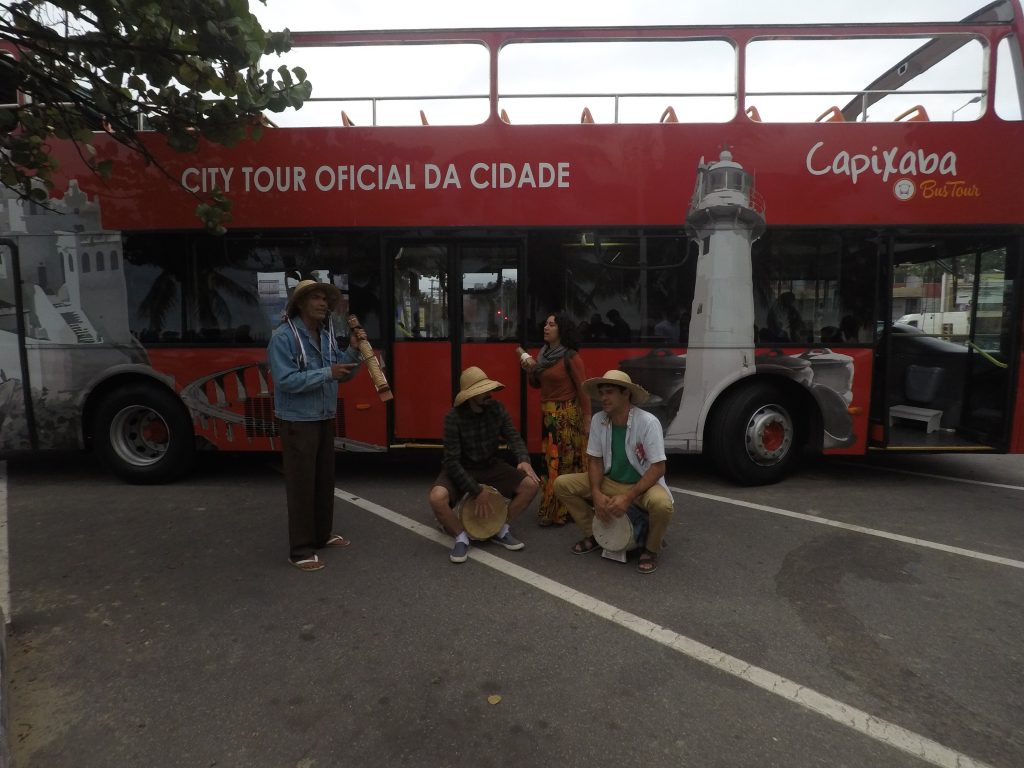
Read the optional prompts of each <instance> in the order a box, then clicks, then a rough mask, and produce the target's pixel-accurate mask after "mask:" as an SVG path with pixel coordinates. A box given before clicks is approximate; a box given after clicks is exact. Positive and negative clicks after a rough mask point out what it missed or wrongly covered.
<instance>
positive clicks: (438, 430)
mask: <svg viewBox="0 0 1024 768" xmlns="http://www.w3.org/2000/svg"><path fill="white" fill-rule="evenodd" d="M484 370H487V369H484ZM451 371H452V364H451V342H449V341H410V342H403V343H397V344H395V345H394V347H393V348H392V352H391V371H389V372H388V381H389V383H390V384H391V387H392V389H393V390H394V394H395V399H394V401H393V402H394V409H395V426H394V439H395V440H396V441H397V442H401V441H403V440H410V441H428V442H437V443H439V442H441V438H442V433H443V432H444V415H445V414H446V413H447V412H448V409H449V408H451V407H452V400H451V392H452V372H451ZM488 373H489V371H488Z"/></svg>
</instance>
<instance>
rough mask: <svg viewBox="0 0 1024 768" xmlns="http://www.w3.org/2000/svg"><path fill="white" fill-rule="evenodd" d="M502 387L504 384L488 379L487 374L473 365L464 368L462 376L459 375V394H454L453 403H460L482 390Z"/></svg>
mask: <svg viewBox="0 0 1024 768" xmlns="http://www.w3.org/2000/svg"><path fill="white" fill-rule="evenodd" d="M504 388H505V385H504V384H502V383H501V382H500V381H494V380H493V379H488V378H487V374H486V373H484V372H483V371H482V370H480V369H479V368H477V367H476V366H475V365H474V366H473V367H471V368H467V369H466V370H464V371H463V372H462V376H460V377H459V394H457V395H456V396H455V405H456V406H459V405H462V404H463V403H464V402H466V401H467V400H469V398H471V397H476V396H477V395H482V394H483V393H484V392H491V391H494V390H498V389H504Z"/></svg>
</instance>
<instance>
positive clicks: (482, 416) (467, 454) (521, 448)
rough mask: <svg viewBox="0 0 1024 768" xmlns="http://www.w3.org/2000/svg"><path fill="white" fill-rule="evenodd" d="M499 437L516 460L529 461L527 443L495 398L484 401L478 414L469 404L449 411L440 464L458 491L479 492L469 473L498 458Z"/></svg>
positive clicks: (474, 494)
mask: <svg viewBox="0 0 1024 768" xmlns="http://www.w3.org/2000/svg"><path fill="white" fill-rule="evenodd" d="M502 440H504V442H506V443H507V444H508V447H509V448H510V449H511V450H512V452H513V453H515V455H516V461H517V462H520V463H522V462H524V461H529V460H530V454H529V453H528V452H527V450H526V443H524V442H523V438H522V437H521V436H520V435H519V432H517V431H516V428H515V427H514V426H512V417H510V416H509V415H508V411H507V410H505V406H504V405H502V404H501V403H499V402H498V401H497V400H488V401H487V402H486V403H484V409H483V411H482V412H481V413H475V412H474V411H473V408H472V407H471V406H470V405H469V403H463V404H462V405H460V406H459V407H457V408H452V409H451V410H450V411H448V415H447V416H445V417H444V457H443V459H442V465H443V466H444V469H445V471H446V472H447V473H448V477H450V478H451V479H452V482H454V483H455V485H456V486H457V487H458V488H459V490H460V491H462V492H463V493H469V494H471V495H473V496H476V495H477V494H478V493H480V483H478V482H477V481H476V480H474V479H473V476H472V475H471V474H470V472H471V471H472V470H473V469H482V468H483V467H486V466H487V465H488V464H490V463H492V462H494V461H498V460H499V459H498V445H499V444H500V443H501V441H502Z"/></svg>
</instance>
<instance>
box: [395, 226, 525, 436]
mask: <svg viewBox="0 0 1024 768" xmlns="http://www.w3.org/2000/svg"><path fill="white" fill-rule="evenodd" d="M387 253H388V258H389V262H390V263H391V264H392V265H393V296H394V309H395V324H394V338H395V344H394V347H393V352H392V361H391V371H392V376H393V381H392V385H393V388H394V391H395V400H394V429H393V435H394V442H395V443H398V444H402V443H417V442H422V443H435V444H436V443H439V442H440V441H441V439H442V437H443V434H442V433H443V425H444V415H445V413H447V411H448V409H449V408H451V404H452V400H453V399H454V397H455V394H456V393H457V392H458V389H459V377H460V374H461V372H462V370H463V369H465V368H467V367H469V366H472V365H475V366H479V367H480V368H482V369H483V370H484V372H485V373H486V374H487V375H488V376H489V377H490V378H493V379H496V380H498V381H500V382H502V383H503V384H505V385H506V387H505V389H504V390H502V391H501V392H498V393H496V395H495V397H496V398H497V399H499V400H501V401H502V402H503V403H504V404H505V406H506V407H507V408H508V410H509V413H510V414H511V415H512V419H513V422H514V423H515V424H516V426H517V427H518V426H519V421H520V399H521V397H520V388H519V363H518V358H517V356H516V355H515V347H516V344H517V343H518V339H519V311H518V306H519V294H518V291H519V284H518V275H519V253H520V248H519V245H518V244H517V243H515V242H509V241H500V242H497V241H488V242H478V241H474V242H472V243H466V242H455V241H448V242H423V241H401V240H395V241H391V243H390V244H389V246H388V249H387Z"/></svg>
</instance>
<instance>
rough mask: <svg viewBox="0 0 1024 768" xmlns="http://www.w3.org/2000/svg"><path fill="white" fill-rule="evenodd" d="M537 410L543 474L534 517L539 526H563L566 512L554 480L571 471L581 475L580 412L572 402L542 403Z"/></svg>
mask: <svg viewBox="0 0 1024 768" xmlns="http://www.w3.org/2000/svg"><path fill="white" fill-rule="evenodd" d="M540 410H541V427H540V438H541V451H542V453H543V454H544V473H543V474H542V475H541V493H542V494H543V495H542V497H541V502H540V510H539V511H538V516H539V518H540V520H539V522H540V524H541V525H564V524H565V523H566V522H567V521H568V519H569V511H568V510H567V509H566V508H565V505H564V504H562V502H560V501H559V500H558V499H557V498H556V497H555V478H557V477H558V476H559V475H569V474H572V473H573V472H585V471H586V463H585V453H586V447H587V446H586V444H585V443H584V440H583V410H582V409H581V408H580V406H579V404H578V403H577V402H576V401H575V400H567V401H565V402H556V401H551V400H545V401H543V402H542V403H541V404H540Z"/></svg>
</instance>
